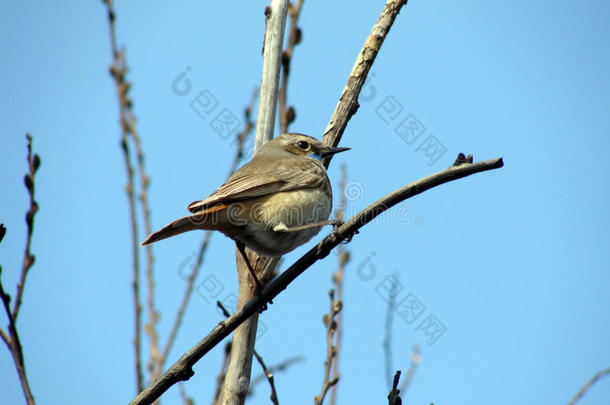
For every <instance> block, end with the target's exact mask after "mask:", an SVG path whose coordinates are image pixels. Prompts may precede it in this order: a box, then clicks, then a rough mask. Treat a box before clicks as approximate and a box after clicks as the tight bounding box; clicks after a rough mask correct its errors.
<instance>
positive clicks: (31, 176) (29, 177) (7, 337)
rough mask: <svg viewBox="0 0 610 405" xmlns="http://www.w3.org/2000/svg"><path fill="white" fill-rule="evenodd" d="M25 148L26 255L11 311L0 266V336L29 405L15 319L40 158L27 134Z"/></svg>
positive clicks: (29, 261)
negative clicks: (0, 314)
mask: <svg viewBox="0 0 610 405" xmlns="http://www.w3.org/2000/svg"><path fill="white" fill-rule="evenodd" d="M26 146H27V155H26V159H27V163H28V172H27V173H26V175H25V178H24V182H25V187H26V189H27V190H28V195H29V197H30V204H29V205H30V206H29V209H28V211H27V213H26V214H25V223H26V225H27V236H26V242H25V253H24V255H23V264H22V266H21V274H20V275H19V283H18V284H17V290H16V295H15V297H16V298H15V304H14V306H13V310H12V311H11V297H10V295H8V293H7V292H6V291H5V290H4V285H3V284H2V278H1V275H2V267H0V300H2V305H3V307H4V311H5V312H6V316H7V318H8V332H6V331H4V330H3V329H2V328H0V336H1V337H2V340H3V341H4V343H5V344H6V345H7V347H8V349H9V351H10V352H11V356H12V357H13V363H14V364H15V368H16V369H17V375H18V376H19V381H20V383H21V388H22V389H23V395H24V396H25V400H26V402H27V404H28V405H34V404H35V401H34V395H33V394H32V389H31V388H30V383H29V381H28V378H27V374H26V372H25V360H24V357H23V346H22V345H21V339H20V338H19V333H18V331H17V317H18V315H19V309H20V308H21V303H22V298H23V291H24V289H25V281H26V277H27V274H28V272H29V270H30V268H31V267H32V265H33V264H34V261H35V257H34V255H33V254H32V253H31V251H30V248H31V244H32V235H33V232H34V217H35V216H36V212H38V203H37V202H36V200H35V199H34V191H35V177H36V172H37V171H38V168H39V167H40V157H39V156H38V155H37V154H32V137H31V136H30V135H29V134H26ZM5 234H6V228H5V227H4V225H3V224H0V242H1V241H2V239H3V238H4V235H5Z"/></svg>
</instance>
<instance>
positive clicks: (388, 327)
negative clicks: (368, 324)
mask: <svg viewBox="0 0 610 405" xmlns="http://www.w3.org/2000/svg"><path fill="white" fill-rule="evenodd" d="M394 277H397V275H396V273H395V274H394ZM396 287H397V284H396V283H394V284H392V287H391V288H390V297H389V300H388V307H387V309H386V315H385V327H384V333H383V354H384V361H385V378H386V384H387V386H388V389H390V388H391V387H392V381H393V379H392V371H393V370H394V366H393V365H392V323H393V321H394V305H395V304H396V301H395V298H396V294H397V291H396Z"/></svg>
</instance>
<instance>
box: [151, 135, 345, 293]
mask: <svg viewBox="0 0 610 405" xmlns="http://www.w3.org/2000/svg"><path fill="white" fill-rule="evenodd" d="M349 149H350V148H344V147H331V146H325V145H323V144H322V142H321V141H319V140H318V139H316V138H313V137H311V136H308V135H304V134H300V133H285V134H282V135H280V136H278V137H277V138H275V139H273V140H271V141H269V142H267V143H266V144H265V145H263V146H262V147H261V148H260V149H259V150H258V151H257V152H256V153H254V155H253V156H252V159H251V160H250V161H249V162H248V163H246V164H245V165H243V166H242V167H240V168H239V169H238V170H237V171H236V172H235V173H233V174H232V175H231V176H230V177H229V178H228V179H227V181H226V182H225V183H224V184H223V185H222V186H220V187H219V188H218V189H217V190H216V191H214V192H213V193H212V194H210V195H209V196H208V197H207V198H206V199H204V200H200V201H194V202H192V203H191V204H190V205H189V206H188V210H189V211H190V213H191V214H190V215H187V216H184V217H182V218H179V219H177V220H175V221H173V222H171V223H170V224H168V225H166V226H164V227H163V228H161V229H159V230H158V231H156V232H153V233H152V234H150V235H149V236H148V237H147V238H146V239H145V240H144V242H142V246H144V245H148V244H151V243H154V242H157V241H160V240H163V239H166V238H169V237H172V236H175V235H178V234H181V233H184V232H188V231H193V230H199V229H200V230H216V231H220V232H222V233H223V234H225V235H226V236H228V237H229V238H231V239H232V240H233V241H235V243H236V246H237V248H238V250H239V251H240V252H241V254H242V255H243V257H244V259H245V261H246V264H247V265H248V269H249V270H250V272H251V273H252V275H253V276H254V277H255V280H256V276H255V275H254V271H253V269H252V266H251V264H250V262H249V261H248V259H247V256H246V254H245V249H244V248H245V247H247V248H249V249H251V250H253V251H255V252H256V253H258V254H260V255H263V256H270V257H274V256H281V255H284V254H286V253H288V252H290V251H292V250H294V249H296V248H297V247H299V246H301V245H303V244H304V243H306V242H308V241H309V240H310V239H311V238H313V237H314V236H315V235H316V234H317V233H318V232H319V231H320V229H321V228H322V226H324V225H335V226H336V225H338V223H339V221H338V220H328V218H329V216H330V213H331V208H332V187H331V184H330V181H329V179H328V175H327V173H326V169H325V168H324V166H323V165H322V163H321V159H322V158H324V157H326V156H331V155H334V154H336V153H340V152H344V151H347V150H349ZM256 281H257V284H258V280H256Z"/></svg>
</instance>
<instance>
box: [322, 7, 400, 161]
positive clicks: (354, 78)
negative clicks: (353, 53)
mask: <svg viewBox="0 0 610 405" xmlns="http://www.w3.org/2000/svg"><path fill="white" fill-rule="evenodd" d="M405 4H407V0H388V1H387V2H386V4H385V6H384V8H383V10H382V11H381V14H380V15H379V18H378V19H377V22H376V23H375V25H374V26H373V29H372V30H371V33H370V34H369V36H368V38H367V39H366V41H364V45H363V46H362V49H361V50H360V53H359V54H358V57H357V58H356V62H355V63H354V66H353V67H352V71H351V72H350V74H349V77H348V78H347V83H346V84H345V87H344V88H343V92H342V93H341V97H340V98H339V102H338V103H337V107H335V112H333V115H332V117H331V118H330V122H329V123H328V125H327V126H326V130H325V131H324V137H323V138H322V141H323V143H324V144H325V145H330V146H337V145H338V144H339V141H340V140H341V136H343V131H345V127H346V126H347V122H348V121H349V120H350V118H351V117H352V115H354V114H355V113H356V111H357V110H358V95H359V94H360V91H361V90H362V86H364V82H365V80H366V77H367V75H368V74H369V70H370V69H371V66H372V65H373V62H375V58H376V57H377V53H379V49H381V45H382V44H383V41H384V40H385V38H386V36H387V35H388V32H389V31H390V28H391V27H392V24H393V23H394V20H395V19H396V16H397V15H398V13H399V12H400V9H401V8H402V6H404V5H405ZM331 158H332V156H328V157H326V158H324V159H322V162H323V163H324V166H325V167H327V168H328V165H329V164H330V160H331Z"/></svg>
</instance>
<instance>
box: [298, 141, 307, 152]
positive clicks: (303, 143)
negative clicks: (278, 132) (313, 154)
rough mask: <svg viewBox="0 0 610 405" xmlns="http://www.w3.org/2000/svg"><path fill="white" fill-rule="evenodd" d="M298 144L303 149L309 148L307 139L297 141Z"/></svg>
mask: <svg viewBox="0 0 610 405" xmlns="http://www.w3.org/2000/svg"><path fill="white" fill-rule="evenodd" d="M297 146H298V147H299V148H301V149H303V150H307V149H309V143H307V141H299V142H297Z"/></svg>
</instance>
